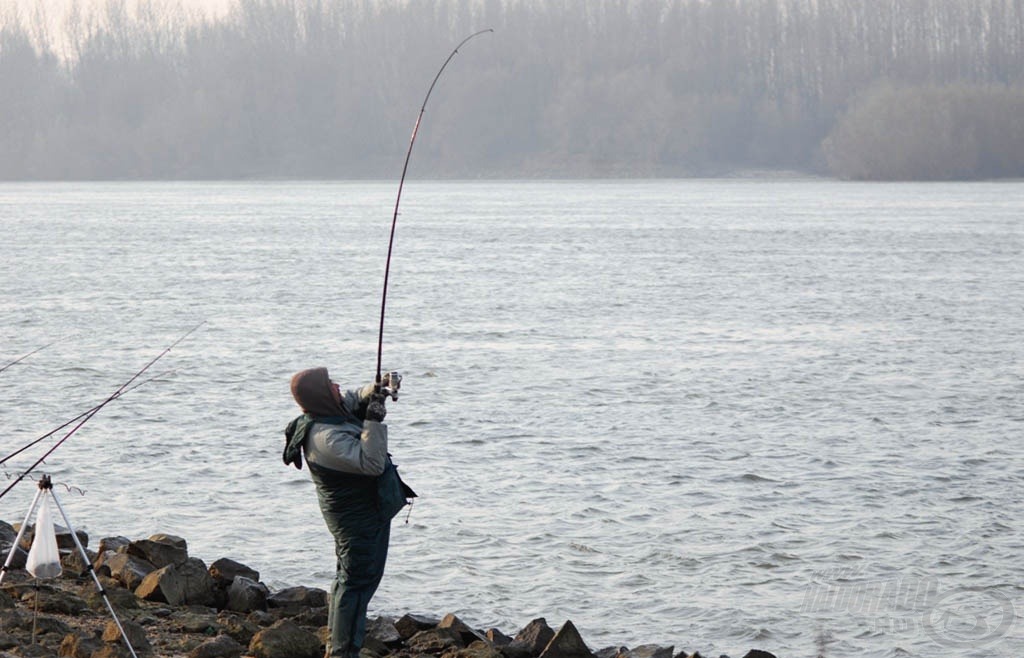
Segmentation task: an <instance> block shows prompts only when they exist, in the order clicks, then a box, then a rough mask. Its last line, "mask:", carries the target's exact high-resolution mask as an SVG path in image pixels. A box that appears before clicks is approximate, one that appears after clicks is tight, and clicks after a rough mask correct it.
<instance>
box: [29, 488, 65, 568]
mask: <svg viewBox="0 0 1024 658" xmlns="http://www.w3.org/2000/svg"><path fill="white" fill-rule="evenodd" d="M40 502H41V503H42V504H41V506H40V507H39V514H37V515H36V530H35V536H34V537H33V538H32V548H30V549H29V551H28V561H27V563H26V564H25V568H26V569H28V572H29V573H30V574H32V575H33V576H35V577H36V578H56V577H57V576H59V575H60V573H61V568H60V551H58V550H57V533H56V531H55V530H54V529H53V521H51V520H50V506H49V505H48V504H47V500H46V499H45V498H43V499H42V500H41V501H40Z"/></svg>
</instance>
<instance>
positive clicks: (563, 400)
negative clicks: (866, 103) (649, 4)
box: [0, 180, 1024, 658]
mask: <svg viewBox="0 0 1024 658" xmlns="http://www.w3.org/2000/svg"><path fill="white" fill-rule="evenodd" d="M394 192H395V185H394V183H392V182H379V183H377V182H373V183H365V182H350V183H294V182H275V183H81V184H57V183H31V184H29V183H26V184H19V183H4V184H0V230H2V239H0V272H2V285H0V313H2V317H3V321H2V323H0V360H2V361H4V362H6V361H9V360H13V359H15V358H17V357H18V356H20V355H22V354H25V353H27V352H29V351H31V350H33V349H35V348H37V347H39V346H41V345H44V344H47V343H49V342H51V341H52V340H54V339H56V338H60V337H67V339H66V340H63V341H62V342H60V343H57V344H55V345H52V346H50V347H48V348H47V349H46V350H43V351H41V352H39V353H38V354H35V355H33V356H32V357H31V358H30V359H26V360H25V361H23V362H22V363H19V364H17V365H16V366H15V367H12V368H11V369H9V370H7V371H5V372H4V373H3V374H2V375H0V427H2V431H3V438H2V440H0V445H2V447H3V449H2V451H0V452H3V453H4V454H7V453H8V452H10V451H11V450H13V449H14V448H16V447H18V446H20V445H21V444H23V443H26V442H28V441H30V440H31V439H33V438H35V437H37V436H39V435H40V434H42V433H43V432H45V431H47V430H49V429H51V428H52V427H54V426H56V425H58V424H60V423H62V422H63V421H65V420H67V419H69V418H71V417H73V416H75V415H77V414H79V413H81V412H82V411H85V410H86V409H88V408H90V407H91V406H93V405H94V404H96V403H98V402H100V401H102V400H103V399H104V398H106V396H107V395H109V393H111V392H112V391H113V390H114V389H116V388H117V387H118V386H119V385H120V384H121V383H122V382H123V381H124V380H125V379H127V378H128V377H129V376H131V374H132V373H133V372H134V371H136V370H137V369H139V368H141V367H142V366H143V365H145V363H146V362H148V361H149V360H150V359H151V358H153V357H154V356H156V354H158V353H159V352H160V351H161V350H163V349H164V348H165V347H166V346H167V345H169V344H170V343H171V342H173V341H174V340H175V339H176V338H177V337H179V336H180V335H181V334H183V333H184V332H185V331H187V330H188V329H189V328H190V327H191V326H193V325H194V324H196V323H197V322H199V321H202V320H205V321H206V322H207V324H206V325H205V326H204V327H203V328H202V329H201V330H200V331H199V332H197V333H196V334H194V335H193V336H192V337H190V338H189V339H188V341H186V342H185V343H183V344H182V345H180V346H179V347H178V348H176V349H175V350H174V351H172V352H171V353H170V354H169V355H168V356H167V357H166V358H165V359H164V360H162V361H161V362H160V363H159V364H158V365H157V366H155V367H154V371H164V370H167V369H171V368H173V369H177V371H178V372H177V373H176V374H175V375H173V376H172V377H171V378H169V379H168V380H166V381H158V382H151V383H149V384H146V385H145V386H144V387H142V388H139V389H138V390H136V391H133V392H131V393H130V394H128V395H126V396H125V397H124V398H123V399H121V400H118V401H116V402H115V403H113V404H111V405H110V406H109V407H108V408H107V409H105V410H104V411H103V412H102V413H101V414H100V415H98V416H97V417H96V418H95V419H93V420H92V421H91V422H90V423H89V424H87V425H86V426H85V427H83V429H82V430H81V431H80V432H79V433H78V434H76V435H75V436H74V437H73V438H72V439H71V440H70V441H69V442H68V443H67V444H66V445H65V446H64V447H62V448H61V449H60V450H59V451H57V452H56V453H55V454H54V455H53V456H52V457H51V458H50V459H49V460H48V462H47V464H46V465H45V466H44V467H43V469H45V471H46V472H49V473H51V474H52V475H53V478H54V480H55V481H59V482H64V483H68V484H72V485H75V486H77V487H81V488H82V489H84V490H85V492H86V493H85V495H84V496H81V495H78V494H77V493H75V492H67V491H65V490H64V489H62V488H59V487H58V488H57V492H58V495H59V496H61V499H62V502H63V503H64V504H65V507H66V509H67V510H68V513H69V515H70V516H71V518H72V520H73V521H75V522H77V524H78V525H80V526H81V527H83V528H84V529H86V530H88V531H89V532H90V533H91V534H92V535H94V536H104V535H110V534H124V535H128V536H131V537H133V538H134V537H139V536H148V535H149V534H151V533H153V532H158V531H160V532H170V533H173V534H179V535H181V536H184V537H186V538H188V539H189V541H190V552H191V553H192V554H193V555H195V556H197V557H201V558H204V559H205V560H206V561H207V562H210V561H212V560H214V559H216V558H219V557H224V556H226V557H232V558H235V559H237V560H240V561H242V562H245V563H248V564H251V565H252V566H254V567H255V568H257V569H259V570H260V571H261V572H262V576H263V579H264V581H266V582H267V583H268V584H269V585H270V586H271V587H282V586H285V585H294V584H305V585H311V586H319V587H327V585H328V581H329V579H330V577H331V574H332V569H333V563H334V560H333V555H332V546H331V541H330V537H329V535H328V534H327V531H326V530H325V529H324V527H323V524H322V521H321V519H320V516H319V512H318V511H317V508H316V502H315V497H314V494H313V491H312V487H311V485H310V483H309V482H308V478H307V474H306V473H305V472H298V471H295V470H294V469H291V468H286V467H285V466H284V465H282V463H281V457H280V451H281V447H282V441H283V437H282V433H281V430H282V429H283V428H284V425H285V424H286V423H287V421H288V420H289V419H290V418H291V417H292V416H293V415H295V413H296V409H295V407H294V405H293V403H292V401H291V398H290V396H289V393H288V379H289V376H290V375H291V374H292V373H293V372H294V371H297V370H299V369H302V368H306V367H310V366H314V365H326V366H328V367H329V368H330V369H331V372H332V375H333V376H334V377H335V378H336V379H338V380H341V381H346V382H351V383H352V384H353V385H354V384H359V383H363V382H365V381H368V380H369V379H370V378H372V376H373V374H374V367H375V361H376V338H377V334H376V332H377V321H378V314H379V303H380V287H381V283H382V278H383V266H384V257H385V253H386V248H387V233H388V229H389V224H390V219H391V210H392V204H393V202H394ZM391 276H392V278H391V285H390V288H389V306H388V315H387V324H386V327H385V349H384V367H385V368H386V369H398V370H401V371H402V372H403V373H404V374H405V380H404V383H403V396H402V399H401V400H399V401H398V402H397V403H392V404H391V405H390V412H389V416H388V423H389V426H390V431H391V450H392V452H393V453H394V455H395V460H396V462H398V463H399V464H400V467H401V469H402V472H403V474H404V475H405V477H406V479H407V480H408V481H409V482H410V483H411V484H412V486H413V487H414V488H415V489H416V490H417V491H418V492H419V493H420V495H421V498H420V499H419V501H417V503H416V505H415V507H414V508H413V510H412V513H411V518H410V519H409V522H408V524H404V523H402V522H403V521H404V520H405V516H404V515H403V516H401V517H399V520H398V523H397V524H396V527H395V531H394V533H393V548H392V552H391V557H390V562H389V567H388V572H387V574H386V576H385V580H384V583H383V586H382V588H381V591H380V593H379V594H378V596H377V597H376V598H375V599H374V602H373V605H372V608H371V613H372V614H377V613H381V614H388V613H401V612H405V611H419V612H429V613H436V614H443V613H445V612H456V613H458V614H459V615H460V616H461V617H463V618H464V619H465V620H467V621H468V622H470V623H473V624H475V625H478V626H487V625H494V626H497V627H499V628H503V629H506V630H512V629H515V628H518V627H520V626H522V625H523V624H525V623H526V622H528V621H529V620H530V619H532V618H534V617H537V616H545V617H547V618H548V620H549V622H550V623H552V624H553V625H554V624H560V623H561V622H562V621H564V620H565V619H572V620H573V621H574V622H575V623H576V625H577V626H578V627H579V628H580V629H581V632H582V633H583V636H584V638H585V639H586V640H587V641H588V643H589V644H590V645H591V646H592V648H599V647H602V646H607V645H611V644H626V645H630V646H634V645H636V644H640V643H647V642H656V643H662V644H675V645H676V648H677V650H678V649H682V648H687V649H689V650H691V651H692V650H696V649H699V650H700V651H701V652H703V653H705V654H706V655H707V654H710V653H711V652H714V653H713V654H711V655H718V654H719V653H729V654H730V655H742V654H743V653H745V652H746V650H747V649H748V648H750V647H759V648H763V649H767V650H772V651H774V652H775V653H777V654H779V655H783V656H817V655H818V654H819V653H824V654H825V655H836V656H851V655H856V656H878V657H883V656H884V657H888V656H934V655H943V654H945V655H950V654H952V653H955V654H956V655H959V656H979V657H981V656H984V657H985V658H992V657H995V656H1007V657H1008V656H1017V655H1019V654H1020V653H1021V651H1022V650H1024V622H1022V621H1021V620H1020V619H1019V618H1018V617H1019V616H1020V615H1021V614H1022V613H1024V589H1022V583H1024V567H1022V566H1021V565H1022V562H1021V559H1020V556H1021V554H1022V551H1024V540H1022V535H1021V524H1022V522H1024V521H1022V519H1024V486H1022V485H1024V439H1022V432H1024V347H1022V345H1024V185H1022V184H1020V183H972V184H891V185H890V184H843V183H836V182H830V181H817V180H784V181H760V180H708V181H700V180H694V181H678V182H676V181H642V182H641V181H635V182H446V183H428V182H417V181H413V182H410V183H409V184H408V185H407V186H406V191H405V195H404V197H403V206H402V215H401V216H400V219H399V224H398V231H397V236H396V245H395V256H394V262H393V264H392V273H391ZM47 445H49V444H47ZM39 454H40V451H39V450H36V451H32V452H29V453H26V454H25V455H24V456H22V457H20V458H19V459H17V460H12V462H10V463H9V464H7V465H6V466H7V468H8V471H9V472H16V471H17V469H18V468H19V467H22V468H23V467H24V466H26V465H28V464H29V463H31V461H33V460H34V459H35V458H36V457H38V455H39ZM33 494H34V491H33V488H32V485H31V483H24V484H22V485H20V486H19V487H17V488H16V489H15V490H13V491H12V492H11V493H10V494H8V495H7V496H6V497H4V498H3V499H2V500H0V518H3V519H5V520H7V521H10V522H14V521H20V520H21V517H22V516H23V514H24V512H25V511H26V510H27V509H28V506H29V504H30V502H31V499H32V496H33Z"/></svg>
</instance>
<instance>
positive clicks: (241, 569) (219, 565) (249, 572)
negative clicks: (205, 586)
mask: <svg viewBox="0 0 1024 658" xmlns="http://www.w3.org/2000/svg"><path fill="white" fill-rule="evenodd" d="M210 576H212V577H213V582H214V583H216V585H217V587H228V586H229V585H231V583H232V582H234V580H235V578H237V577H238V576H244V577H246V578H248V579H249V580H253V581H255V582H257V583H258V582H260V572H259V571H256V570H255V569H251V568H249V567H247V566H245V565H244V564H242V563H241V562H235V561H234V560H232V559H231V558H226V557H222V558H221V559H219V560H217V561H216V562H214V563H213V564H211V565H210Z"/></svg>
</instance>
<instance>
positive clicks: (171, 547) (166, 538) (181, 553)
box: [126, 534, 188, 569]
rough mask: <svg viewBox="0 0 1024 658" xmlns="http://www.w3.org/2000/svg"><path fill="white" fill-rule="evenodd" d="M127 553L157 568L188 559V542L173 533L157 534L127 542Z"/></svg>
mask: <svg viewBox="0 0 1024 658" xmlns="http://www.w3.org/2000/svg"><path fill="white" fill-rule="evenodd" d="M126 550H127V552H128V554H129V555H134V556H136V557H140V558H142V559H143V560H146V561H147V562H149V563H150V564H152V565H153V566H154V567H156V568H157V569H162V568H163V567H167V566H171V565H173V564H181V563H182V562H184V561H186V560H187V559H188V542H186V541H185V540H184V539H182V538H181V537H175V536H174V535H164V534H158V535H153V536H152V537H150V538H149V539H140V540H138V541H133V542H132V543H130V544H128V548H127V549H126Z"/></svg>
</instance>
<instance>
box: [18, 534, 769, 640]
mask: <svg viewBox="0 0 1024 658" xmlns="http://www.w3.org/2000/svg"><path fill="white" fill-rule="evenodd" d="M33 531H34V529H32V528H31V527H30V528H29V529H28V530H27V532H26V534H25V536H24V537H23V538H22V541H21V542H20V543H19V545H18V546H19V549H18V550H16V551H15V553H14V554H13V562H12V564H11V567H12V569H11V570H10V571H8V572H7V574H6V578H5V579H4V582H3V586H2V588H0V658H14V657H18V658H21V657H37V656H38V657H43V656H46V657H50V656H69V657H71V658H129V657H130V655H131V654H130V653H129V651H128V649H127V646H126V645H125V643H124V637H127V638H128V641H129V642H130V644H131V646H132V649H133V650H134V651H135V653H136V654H137V655H138V656H139V658H150V657H158V658H178V657H182V658H184V657H187V658H240V657H241V656H252V657H253V658H320V657H321V656H323V655H324V645H325V642H326V639H327V637H328V636H329V632H328V628H327V608H326V604H327V592H325V591H323V590H320V589H316V588H308V587H304V586H295V587H289V588H285V589H282V590H279V591H276V592H271V591H270V590H269V588H267V586H266V585H265V584H263V583H262V582H261V581H260V575H259V572H258V571H256V570H254V569H252V568H250V567H248V566H246V565H244V564H240V563H238V562H235V561H234V560H231V559H229V558H221V559H218V560H216V561H215V562H213V563H212V564H210V565H209V567H207V565H206V564H205V563H203V561H202V560H200V559H198V558H196V557H192V556H190V555H189V554H188V544H187V542H186V541H185V540H184V539H183V538H181V537H175V536H173V535H166V534H158V535H153V536H152V537H150V538H148V539H140V540H134V541H132V540H129V539H127V538H125V537H107V538H104V539H102V540H101V541H100V542H99V544H98V546H97V550H96V551H95V552H92V551H90V550H89V548H88V546H89V537H88V535H87V534H86V533H84V532H82V531H77V532H76V534H77V535H78V539H79V541H80V542H81V543H82V545H83V546H84V547H85V550H86V552H87V553H88V556H89V559H90V562H91V564H92V567H93V570H94V572H93V573H95V574H96V577H97V579H98V580H99V581H100V583H101V585H102V586H103V591H104V593H105V594H106V601H109V602H110V604H111V606H112V607H113V609H114V610H115V612H116V613H117V618H118V623H120V624H121V627H122V628H123V630H124V636H122V634H121V631H120V629H118V627H117V623H115V621H114V618H113V616H111V615H110V612H109V609H108V608H107V607H106V601H104V598H103V596H102V595H101V594H100V593H99V590H98V588H97V587H96V582H95V581H94V580H93V578H92V576H91V575H90V574H89V571H88V567H87V565H86V564H85V562H84V560H83V559H82V557H81V553H80V552H78V551H77V550H76V549H75V548H74V540H73V539H72V537H71V534H70V532H69V531H68V530H67V529H66V528H58V533H57V542H58V546H60V547H61V548H60V550H61V555H62V558H61V564H62V566H63V571H64V573H63V574H62V575H61V577H59V578H51V579H43V580H35V579H33V578H32V577H31V576H30V575H29V574H28V573H27V572H26V571H25V570H24V567H25V563H26V557H27V551H28V549H29V547H30V546H31V541H32V534H33ZM16 539H17V530H16V526H11V525H9V524H7V523H5V522H3V521H0V550H2V552H3V558H4V559H6V558H7V556H8V555H10V554H11V552H10V551H11V547H12V546H13V545H14V541H15V540H16ZM743 656H744V658H775V656H774V655H772V654H771V653H768V652H766V651H761V650H758V649H753V650H750V651H748V652H746V653H745V654H744V655H743ZM360 658H700V654H699V653H698V652H693V653H691V652H690V651H687V650H682V651H676V650H675V647H673V646H663V645H655V644H646V645H642V646H638V647H634V648H632V649H630V648H627V647H608V648H605V649H600V650H597V651H592V650H591V649H590V648H589V647H588V646H587V644H586V642H585V641H584V640H583V638H582V637H581V636H580V634H579V632H578V631H577V630H576V627H575V626H574V625H573V623H572V622H571V621H566V622H565V623H563V624H562V625H561V626H560V627H559V628H558V630H557V631H556V630H555V629H553V628H551V627H550V626H548V624H547V622H546V620H545V619H543V618H539V619H534V620H533V621H531V622H530V623H529V624H527V625H526V626H525V627H523V628H522V629H521V630H519V631H518V632H517V633H516V634H515V635H514V636H508V635H505V634H504V633H502V632H501V631H500V630H498V629H495V628H490V629H486V630H485V629H475V628H472V627H471V626H469V625H468V624H466V623H465V622H463V621H462V620H460V619H459V618H458V617H456V616H455V615H452V614H449V615H446V616H445V617H443V618H432V617H429V616H426V615H419V614H405V615H403V616H401V617H399V618H388V617H377V618H375V619H373V620H370V621H369V623H368V625H367V638H366V641H365V643H364V645H363V650H362V652H361V654H360Z"/></svg>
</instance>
